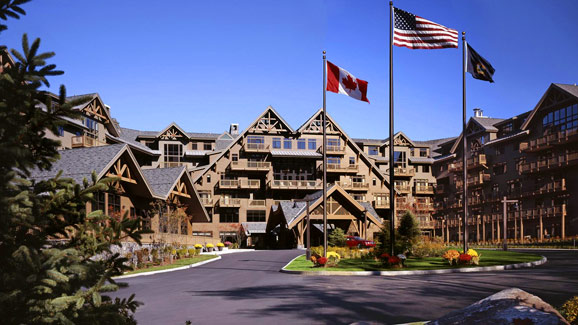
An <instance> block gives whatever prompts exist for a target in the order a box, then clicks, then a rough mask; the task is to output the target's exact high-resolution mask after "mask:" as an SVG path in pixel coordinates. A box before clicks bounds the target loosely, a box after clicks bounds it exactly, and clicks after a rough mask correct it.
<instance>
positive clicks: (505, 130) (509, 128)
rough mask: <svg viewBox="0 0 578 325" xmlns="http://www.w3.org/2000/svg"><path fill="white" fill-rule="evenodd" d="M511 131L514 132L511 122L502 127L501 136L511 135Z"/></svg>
mask: <svg viewBox="0 0 578 325" xmlns="http://www.w3.org/2000/svg"><path fill="white" fill-rule="evenodd" d="M513 130H514V125H513V124H512V122H510V123H507V124H505V125H504V126H502V135H506V134H509V133H512V131H513Z"/></svg>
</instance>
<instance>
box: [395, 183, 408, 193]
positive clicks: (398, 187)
mask: <svg viewBox="0 0 578 325" xmlns="http://www.w3.org/2000/svg"><path fill="white" fill-rule="evenodd" d="M395 189H396V190H398V191H399V192H400V193H411V186H410V185H409V184H408V185H401V184H395Z"/></svg>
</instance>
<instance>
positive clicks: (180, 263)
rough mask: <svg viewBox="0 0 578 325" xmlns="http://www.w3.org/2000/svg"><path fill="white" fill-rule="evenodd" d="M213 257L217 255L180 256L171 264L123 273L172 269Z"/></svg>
mask: <svg viewBox="0 0 578 325" xmlns="http://www.w3.org/2000/svg"><path fill="white" fill-rule="evenodd" d="M213 258H217V255H200V256H195V257H190V258H182V259H180V260H175V261H174V262H173V264H169V265H159V266H152V267H148V268H145V269H138V270H134V271H130V272H126V273H125V274H124V275H130V274H137V273H143V272H151V271H161V270H168V269H174V268H177V267H181V266H187V265H191V264H196V263H199V262H203V261H207V260H211V259H213Z"/></svg>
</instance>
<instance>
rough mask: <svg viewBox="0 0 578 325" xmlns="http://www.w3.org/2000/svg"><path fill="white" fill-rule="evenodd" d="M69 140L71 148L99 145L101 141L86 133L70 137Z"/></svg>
mask: <svg viewBox="0 0 578 325" xmlns="http://www.w3.org/2000/svg"><path fill="white" fill-rule="evenodd" d="M71 141H72V148H87V147H96V146H99V145H101V142H100V141H98V139H96V138H94V137H90V136H88V135H78V136H74V137H72V139H71Z"/></svg>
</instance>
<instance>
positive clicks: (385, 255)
mask: <svg viewBox="0 0 578 325" xmlns="http://www.w3.org/2000/svg"><path fill="white" fill-rule="evenodd" d="M379 257H381V258H383V259H388V258H390V257H391V256H389V254H388V253H383V254H381V255H380V256H379Z"/></svg>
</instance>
